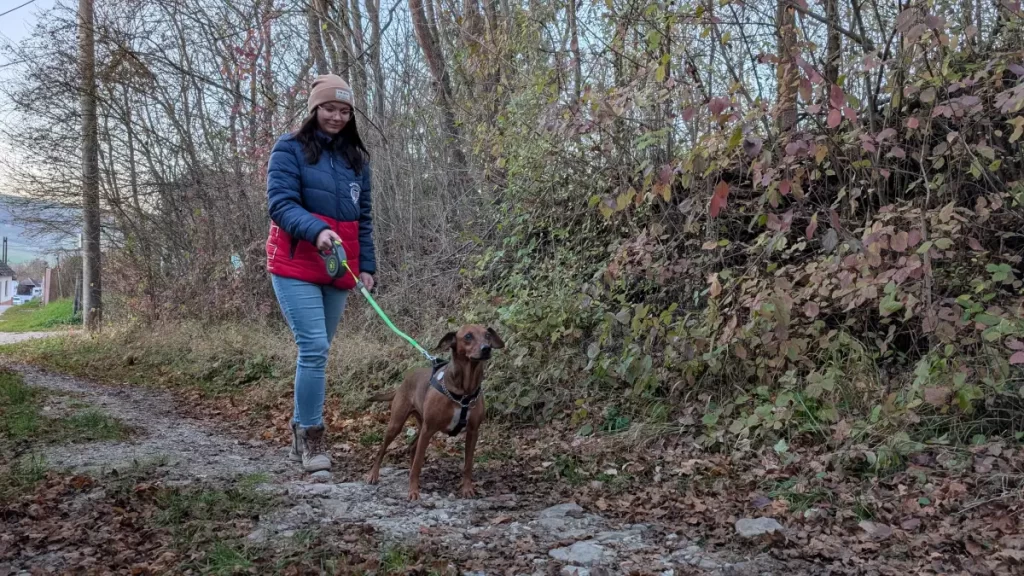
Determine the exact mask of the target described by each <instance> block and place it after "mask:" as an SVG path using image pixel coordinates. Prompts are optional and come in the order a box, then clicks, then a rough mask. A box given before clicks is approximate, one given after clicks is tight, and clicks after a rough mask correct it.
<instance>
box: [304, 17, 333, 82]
mask: <svg viewBox="0 0 1024 576" xmlns="http://www.w3.org/2000/svg"><path fill="white" fill-rule="evenodd" d="M321 8H322V3H321V2H318V1H317V0H313V1H312V2H310V3H309V4H308V5H306V30H307V32H308V33H309V53H310V54H311V55H312V56H313V65H314V66H316V73H317V74H327V73H328V72H330V68H329V67H328V65H327V56H326V55H325V54H324V41H323V36H322V34H321V33H322V31H323V27H322V25H321V24H320V23H321V22H323V17H324V15H323V12H321V11H320V10H321Z"/></svg>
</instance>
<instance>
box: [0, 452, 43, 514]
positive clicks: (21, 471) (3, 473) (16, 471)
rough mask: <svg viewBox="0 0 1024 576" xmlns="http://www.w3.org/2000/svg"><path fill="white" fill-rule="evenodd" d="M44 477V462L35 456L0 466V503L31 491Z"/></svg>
mask: <svg viewBox="0 0 1024 576" xmlns="http://www.w3.org/2000/svg"><path fill="white" fill-rule="evenodd" d="M45 476H46V461H45V460H43V458H42V456H39V455H36V454H26V455H24V456H22V457H21V458H18V459H16V460H14V461H12V462H10V463H5V464H2V465H0V503H4V502H8V501H9V500H11V499H12V498H15V497H17V496H20V495H21V494H24V493H26V492H29V491H31V490H32V489H33V488H35V486H36V484H38V483H39V482H40V481H41V480H42V479H43V478H44V477H45Z"/></svg>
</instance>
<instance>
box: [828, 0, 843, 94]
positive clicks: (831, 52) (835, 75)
mask: <svg viewBox="0 0 1024 576" xmlns="http://www.w3.org/2000/svg"><path fill="white" fill-rule="evenodd" d="M825 19H826V20H828V44H827V45H826V48H825V79H826V80H827V81H828V83H829V84H835V83H837V82H839V64H840V58H841V54H842V50H843V45H842V37H841V36H840V35H839V24H840V22H839V0H825Z"/></svg>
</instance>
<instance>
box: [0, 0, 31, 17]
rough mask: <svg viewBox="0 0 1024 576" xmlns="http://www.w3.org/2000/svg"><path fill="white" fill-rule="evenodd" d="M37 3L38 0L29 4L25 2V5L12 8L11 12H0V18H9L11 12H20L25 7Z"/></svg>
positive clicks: (29, 1)
mask: <svg viewBox="0 0 1024 576" xmlns="http://www.w3.org/2000/svg"><path fill="white" fill-rule="evenodd" d="M35 1H36V0H28V2H25V3H24V4H22V5H20V6H15V7H14V8H11V9H10V10H8V11H7V12H0V18H3V17H4V16H7V15H8V14H10V13H11V12H14V11H15V10H20V9H22V8H24V7H25V6H28V5H29V4H31V3H33V2H35Z"/></svg>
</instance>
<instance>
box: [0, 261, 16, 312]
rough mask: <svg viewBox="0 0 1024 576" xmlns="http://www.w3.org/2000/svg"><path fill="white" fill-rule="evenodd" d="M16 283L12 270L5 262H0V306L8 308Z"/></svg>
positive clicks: (12, 298)
mask: <svg viewBox="0 0 1024 576" xmlns="http://www.w3.org/2000/svg"><path fill="white" fill-rule="evenodd" d="M17 288H18V283H17V282H15V281H14V270H11V267H10V266H8V265H7V263H6V262H0V306H10V305H11V303H12V300H14V293H15V290H17Z"/></svg>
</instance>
